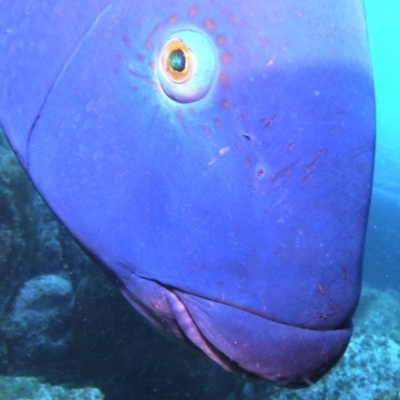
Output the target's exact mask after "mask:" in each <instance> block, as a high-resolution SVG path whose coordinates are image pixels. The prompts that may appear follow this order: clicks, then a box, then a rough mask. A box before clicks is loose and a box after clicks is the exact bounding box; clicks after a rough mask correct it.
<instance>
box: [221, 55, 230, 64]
mask: <svg viewBox="0 0 400 400" xmlns="http://www.w3.org/2000/svg"><path fill="white" fill-rule="evenodd" d="M221 59H222V61H223V62H224V63H227V62H229V56H228V54H223V55H222V57H221Z"/></svg>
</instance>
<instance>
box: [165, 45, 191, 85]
mask: <svg viewBox="0 0 400 400" xmlns="http://www.w3.org/2000/svg"><path fill="white" fill-rule="evenodd" d="M161 63H162V67H163V69H164V71H165V73H166V74H167V75H168V77H169V79H171V81H172V82H175V83H183V82H185V81H186V80H187V79H188V78H190V76H191V73H193V70H194V68H195V65H193V64H195V58H194V55H193V53H192V52H191V51H190V49H189V48H188V47H187V46H186V45H185V43H183V42H182V40H180V39H177V38H173V39H170V40H169V41H168V42H167V43H165V44H164V46H163V48H162V51H161Z"/></svg>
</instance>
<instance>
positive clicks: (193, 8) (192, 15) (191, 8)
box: [189, 7, 197, 17]
mask: <svg viewBox="0 0 400 400" xmlns="http://www.w3.org/2000/svg"><path fill="white" fill-rule="evenodd" d="M196 14H197V10H196V7H190V8H189V15H190V16H191V17H194V16H195V15H196Z"/></svg>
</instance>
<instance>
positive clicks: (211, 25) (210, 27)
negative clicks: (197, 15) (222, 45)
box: [204, 18, 215, 29]
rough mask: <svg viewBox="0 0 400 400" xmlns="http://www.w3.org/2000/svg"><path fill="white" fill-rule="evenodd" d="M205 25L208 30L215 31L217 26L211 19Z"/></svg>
mask: <svg viewBox="0 0 400 400" xmlns="http://www.w3.org/2000/svg"><path fill="white" fill-rule="evenodd" d="M204 25H205V26H206V28H207V29H215V24H214V22H212V21H211V19H208V18H207V19H206V21H205V22H204Z"/></svg>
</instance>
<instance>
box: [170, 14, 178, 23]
mask: <svg viewBox="0 0 400 400" xmlns="http://www.w3.org/2000/svg"><path fill="white" fill-rule="evenodd" d="M176 20H177V18H176V15H172V16H171V17H169V18H168V23H169V24H174V23H175V22H176Z"/></svg>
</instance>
